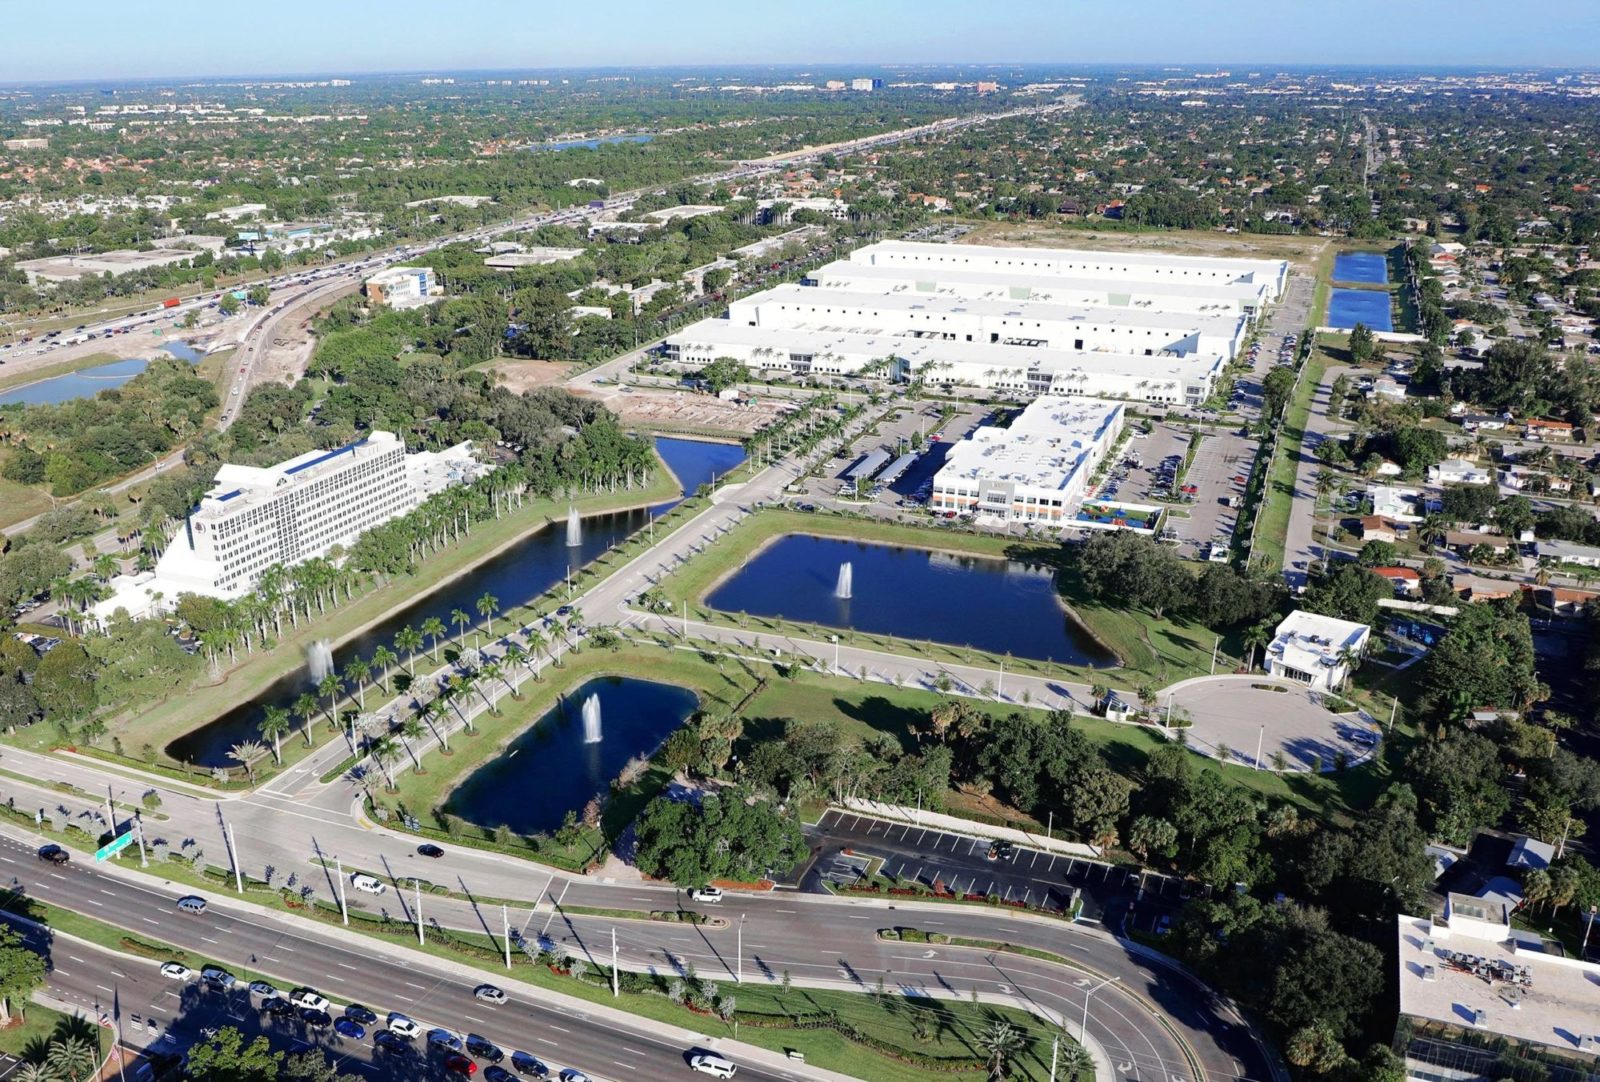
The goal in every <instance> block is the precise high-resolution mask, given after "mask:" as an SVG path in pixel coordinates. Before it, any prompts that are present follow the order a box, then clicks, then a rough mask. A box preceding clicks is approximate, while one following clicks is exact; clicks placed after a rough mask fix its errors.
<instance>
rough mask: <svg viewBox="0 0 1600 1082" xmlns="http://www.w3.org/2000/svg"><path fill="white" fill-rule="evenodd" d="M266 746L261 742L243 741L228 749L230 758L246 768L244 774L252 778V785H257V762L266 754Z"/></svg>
mask: <svg viewBox="0 0 1600 1082" xmlns="http://www.w3.org/2000/svg"><path fill="white" fill-rule="evenodd" d="M266 750H267V749H266V746H265V745H263V744H262V743H261V741H259V740H241V741H239V742H238V743H237V744H235V745H234V746H233V747H231V748H229V749H228V758H230V759H232V760H233V761H234V762H236V763H238V764H239V765H240V766H242V767H244V772H245V774H247V775H248V776H249V778H250V784H251V785H254V784H255V783H256V760H257V759H259V758H260V757H261V756H262V755H263V754H264V753H265V752H266Z"/></svg>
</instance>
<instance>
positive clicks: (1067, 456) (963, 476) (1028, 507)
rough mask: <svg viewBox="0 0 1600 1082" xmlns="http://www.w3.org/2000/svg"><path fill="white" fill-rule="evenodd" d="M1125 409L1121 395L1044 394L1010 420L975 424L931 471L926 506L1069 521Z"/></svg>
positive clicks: (1049, 522)
mask: <svg viewBox="0 0 1600 1082" xmlns="http://www.w3.org/2000/svg"><path fill="white" fill-rule="evenodd" d="M1123 410H1124V407H1123V406H1122V404H1121V403H1118V402H1105V401H1101V400H1099V399H1093V398H1061V397H1056V396H1044V397H1041V398H1038V399H1035V400H1034V401H1033V402H1032V403H1031V404H1030V405H1029V406H1028V407H1027V408H1026V409H1024V410H1023V411H1022V412H1021V413H1020V414H1018V415H1017V417H1016V418H1015V419H1014V420H1013V421H1012V422H1011V424H1010V426H1009V427H1006V428H999V427H996V426H993V425H984V426H982V427H979V428H976V429H974V430H973V432H972V434H971V435H970V436H968V437H967V438H966V439H964V440H962V441H961V442H960V443H958V444H956V445H955V446H954V447H952V448H951V449H950V452H949V457H948V458H946V460H945V465H944V466H943V468H941V469H940V470H939V472H938V473H937V474H935V475H934V478H933V492H932V495H931V496H930V497H929V500H928V507H929V508H930V509H931V510H934V511H957V512H963V513H970V514H973V515H976V516H978V517H979V518H993V519H999V520H1001V521H1004V522H1024V523H1027V522H1032V523H1041V524H1045V525H1053V526H1065V525H1067V524H1068V523H1070V522H1071V521H1072V519H1073V516H1074V515H1075V514H1076V511H1077V508H1078V505H1079V504H1080V503H1081V502H1082V500H1083V495H1084V491H1085V490H1086V489H1087V488H1088V485H1089V478H1090V477H1091V476H1092V475H1093V473H1094V468H1095V466H1096V465H1097V464H1098V463H1099V462H1100V460H1101V459H1103V458H1104V457H1105V455H1106V452H1107V451H1108V450H1109V449H1110V448H1111V446H1112V445H1113V444H1115V443H1116V441H1117V436H1118V434H1120V433H1121V431H1122V423H1123Z"/></svg>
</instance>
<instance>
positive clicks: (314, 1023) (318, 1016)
mask: <svg viewBox="0 0 1600 1082" xmlns="http://www.w3.org/2000/svg"><path fill="white" fill-rule="evenodd" d="M300 1021H302V1022H304V1023H305V1024H306V1025H308V1026H310V1027H311V1028H312V1029H327V1028H328V1027H329V1026H331V1025H333V1015H331V1014H329V1013H328V1012H327V1011H319V1010H314V1009H313V1008H311V1007H301V1008H300Z"/></svg>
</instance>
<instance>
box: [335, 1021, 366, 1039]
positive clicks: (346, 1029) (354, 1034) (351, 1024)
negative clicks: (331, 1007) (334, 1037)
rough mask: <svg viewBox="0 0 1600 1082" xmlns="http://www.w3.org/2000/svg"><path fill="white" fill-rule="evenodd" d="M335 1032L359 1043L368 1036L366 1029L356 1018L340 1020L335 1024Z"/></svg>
mask: <svg viewBox="0 0 1600 1082" xmlns="http://www.w3.org/2000/svg"><path fill="white" fill-rule="evenodd" d="M333 1031H334V1032H335V1033H337V1034H338V1035H339V1036H341V1037H345V1038H348V1039H349V1040H352V1041H359V1040H361V1039H362V1038H364V1037H365V1036H366V1035H367V1030H366V1027H364V1026H363V1025H362V1024H361V1023H360V1022H357V1021H356V1020H355V1019H354V1018H341V1019H339V1020H338V1021H337V1022H335V1023H334V1024H333Z"/></svg>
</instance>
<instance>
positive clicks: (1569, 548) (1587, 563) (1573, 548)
mask: <svg viewBox="0 0 1600 1082" xmlns="http://www.w3.org/2000/svg"><path fill="white" fill-rule="evenodd" d="M1539 559H1541V560H1549V561H1550V562H1551V563H1557V564H1573V565H1574V566H1577V567H1600V548H1596V547H1595V546H1593V545H1580V544H1578V543H1577V542H1575V541H1540V542H1539Z"/></svg>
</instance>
